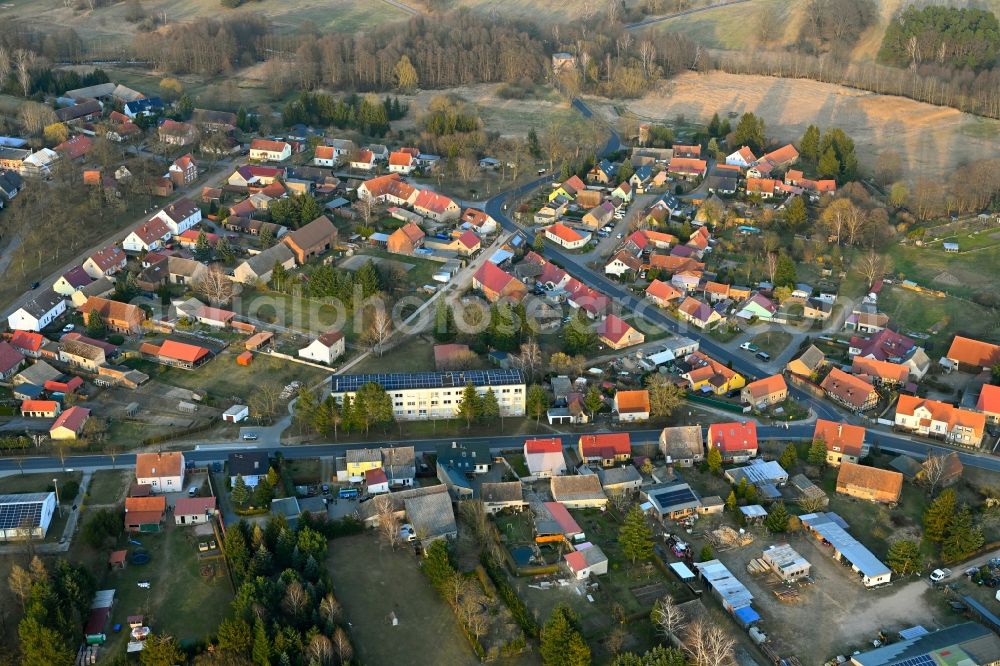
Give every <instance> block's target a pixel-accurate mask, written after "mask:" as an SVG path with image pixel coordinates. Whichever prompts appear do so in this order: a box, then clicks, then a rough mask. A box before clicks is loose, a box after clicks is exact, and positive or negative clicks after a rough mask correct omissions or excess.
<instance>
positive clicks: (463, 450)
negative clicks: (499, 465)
mask: <svg viewBox="0 0 1000 666" xmlns="http://www.w3.org/2000/svg"><path fill="white" fill-rule="evenodd" d="M437 462H438V464H439V465H445V466H449V467H452V468H454V469H455V470H458V471H460V472H471V471H473V470H475V468H476V465H489V464H490V463H491V462H493V457H492V454H490V445H489V443H488V442H467V443H466V442H463V443H456V442H452V444H451V445H450V446H449V445H447V444H443V445H441V446H438V448H437Z"/></svg>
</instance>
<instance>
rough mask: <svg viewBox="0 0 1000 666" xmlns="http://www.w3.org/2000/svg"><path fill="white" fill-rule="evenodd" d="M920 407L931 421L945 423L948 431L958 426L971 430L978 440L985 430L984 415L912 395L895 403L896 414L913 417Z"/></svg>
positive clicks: (905, 396) (901, 396)
mask: <svg viewBox="0 0 1000 666" xmlns="http://www.w3.org/2000/svg"><path fill="white" fill-rule="evenodd" d="M921 407H923V408H925V409H926V410H927V411H928V412H930V414H931V418H932V419H933V420H935V421H941V422H943V423H947V424H948V430H951V429H953V428H955V427H956V426H958V427H962V428H969V429H971V430H972V431H973V433H974V435H975V436H976V437H978V438H980V439H981V438H982V436H983V430H984V429H985V428H986V414H981V413H979V412H973V411H969V410H968V409H961V408H959V407H955V406H953V405H949V404H948V403H946V402H939V401H937V400H929V399H927V398H919V397H917V396H913V395H900V396H899V402H897V403H896V413H897V414H905V415H907V416H913V415H914V414H915V413H916V411H917V410H918V409H920V408H921Z"/></svg>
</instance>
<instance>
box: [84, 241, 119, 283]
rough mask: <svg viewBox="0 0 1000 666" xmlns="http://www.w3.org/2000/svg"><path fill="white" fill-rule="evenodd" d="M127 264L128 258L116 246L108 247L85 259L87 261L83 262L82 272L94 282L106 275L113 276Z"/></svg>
mask: <svg viewBox="0 0 1000 666" xmlns="http://www.w3.org/2000/svg"><path fill="white" fill-rule="evenodd" d="M127 263H128V257H126V256H125V252H124V251H122V249H121V248H120V247H118V246H117V245H109V246H107V247H106V248H104V249H103V250H98V251H97V252H95V253H94V254H92V255H90V256H89V257H87V260H86V261H85V262H83V270H85V271H87V275H89V276H90V277H92V278H94V279H95V280H96V279H97V278H101V277H104V276H107V275H114V274H115V273H117V272H118V271H120V270H122V269H123V268H125V265H126V264H127Z"/></svg>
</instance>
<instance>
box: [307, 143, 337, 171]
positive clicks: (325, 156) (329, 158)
mask: <svg viewBox="0 0 1000 666" xmlns="http://www.w3.org/2000/svg"><path fill="white" fill-rule="evenodd" d="M337 162H338V160H337V152H336V148H334V147H333V146H316V150H315V152H314V153H313V159H312V163H313V164H315V165H316V166H323V167H333V166H336V165H337Z"/></svg>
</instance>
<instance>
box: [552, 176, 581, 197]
mask: <svg viewBox="0 0 1000 666" xmlns="http://www.w3.org/2000/svg"><path fill="white" fill-rule="evenodd" d="M586 189H587V185H586V184H585V183H584V182H583V181H582V180H580V177H579V176H577V175H573V176H570V177H569V178H568V179H566V180H565V181H563V182H562V183H561V184H560V185H559V186H558V187H556V188H555V189H554V190H552V192H550V193H549V201H552V200H554V199H557V198H559V197H563V198H565V199H567V200H570V201H572V200H573V199H575V198H576V197H577V195H579V193H580V192H584V191H586Z"/></svg>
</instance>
